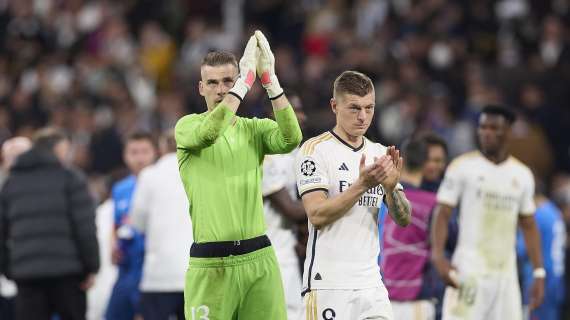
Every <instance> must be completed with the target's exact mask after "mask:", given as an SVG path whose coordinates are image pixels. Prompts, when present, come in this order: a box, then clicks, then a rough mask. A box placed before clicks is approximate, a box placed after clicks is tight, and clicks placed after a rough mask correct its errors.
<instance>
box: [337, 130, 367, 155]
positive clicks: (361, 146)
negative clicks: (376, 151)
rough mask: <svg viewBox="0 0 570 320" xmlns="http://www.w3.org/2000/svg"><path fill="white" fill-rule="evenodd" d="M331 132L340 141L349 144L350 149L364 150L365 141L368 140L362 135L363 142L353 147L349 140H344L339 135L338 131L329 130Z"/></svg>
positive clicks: (355, 150)
mask: <svg viewBox="0 0 570 320" xmlns="http://www.w3.org/2000/svg"><path fill="white" fill-rule="evenodd" d="M329 132H330V133H331V134H332V135H333V137H335V138H336V139H337V140H338V141H339V142H340V143H342V144H344V145H345V146H347V147H348V148H349V149H350V150H352V151H354V152H357V151H360V150H362V148H364V141H366V139H365V138H364V137H362V144H360V145H359V146H358V147H356V148H355V147H353V146H351V145H350V144H349V143H348V142H346V141H344V140H343V139H342V138H341V137H339V136H338V135H337V134H336V133H334V131H332V129H331V130H329Z"/></svg>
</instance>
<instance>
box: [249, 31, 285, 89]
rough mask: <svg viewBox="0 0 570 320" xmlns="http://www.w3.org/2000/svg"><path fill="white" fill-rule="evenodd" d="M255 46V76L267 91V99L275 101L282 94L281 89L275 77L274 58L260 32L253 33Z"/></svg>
mask: <svg viewBox="0 0 570 320" xmlns="http://www.w3.org/2000/svg"><path fill="white" fill-rule="evenodd" d="M255 37H256V38H257V45H258V46H259V59H257V74H258V75H259V79H260V80H261V85H262V86H263V87H264V88H265V90H266V91H267V95H268V96H269V99H271V100H273V99H277V98H279V97H280V96H281V95H282V94H283V89H282V88H281V85H279V80H277V76H276V75H275V57H274V56H273V52H271V48H270V47H269V42H268V41H267V38H266V37H265V36H264V35H263V33H261V31H259V30H256V31H255Z"/></svg>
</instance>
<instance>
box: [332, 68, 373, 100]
mask: <svg viewBox="0 0 570 320" xmlns="http://www.w3.org/2000/svg"><path fill="white" fill-rule="evenodd" d="M373 91H374V84H373V83H372V80H370V78H369V77H368V76H367V75H365V74H364V73H362V72H358V71H351V70H348V71H344V72H343V73H341V74H340V75H339V76H338V77H337V78H336V79H335V81H334V84H333V97H334V98H335V99H336V98H337V97H338V96H339V95H343V94H353V95H356V96H359V97H364V96H365V95H367V94H369V93H370V92H373Z"/></svg>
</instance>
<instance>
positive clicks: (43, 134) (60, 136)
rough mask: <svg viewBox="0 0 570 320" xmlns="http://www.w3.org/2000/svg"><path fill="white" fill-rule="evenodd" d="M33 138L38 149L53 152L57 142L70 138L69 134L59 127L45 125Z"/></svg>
mask: <svg viewBox="0 0 570 320" xmlns="http://www.w3.org/2000/svg"><path fill="white" fill-rule="evenodd" d="M32 140H33V143H34V147H35V148H36V149H41V150H44V151H50V152H52V151H53V148H54V147H55V145H56V144H58V143H60V142H61V141H63V140H69V136H67V134H66V133H65V131H63V130H61V129H59V128H56V127H45V128H42V129H39V130H38V131H37V132H36V133H35V134H34V137H33V139H32Z"/></svg>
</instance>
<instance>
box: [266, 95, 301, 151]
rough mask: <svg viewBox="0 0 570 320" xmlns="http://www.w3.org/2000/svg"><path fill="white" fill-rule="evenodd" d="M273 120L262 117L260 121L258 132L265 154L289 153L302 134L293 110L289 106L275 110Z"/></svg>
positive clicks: (297, 143) (297, 144) (296, 144)
mask: <svg viewBox="0 0 570 320" xmlns="http://www.w3.org/2000/svg"><path fill="white" fill-rule="evenodd" d="M275 120H277V121H273V120H270V119H263V120H261V121H260V125H259V127H258V128H259V133H260V135H261V139H262V143H263V147H264V152H265V153H266V154H276V153H289V152H291V151H293V149H295V148H296V147H297V146H299V143H301V139H303V135H302V133H301V128H300V127H299V122H298V121H297V116H296V115H295V111H293V108H292V107H291V106H288V107H287V108H285V109H281V110H278V111H276V112H275Z"/></svg>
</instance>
